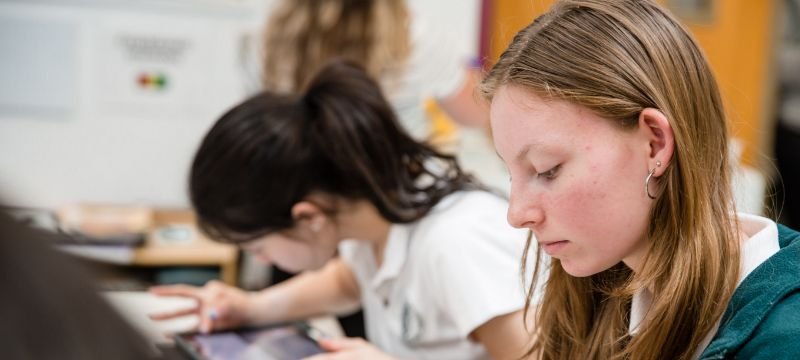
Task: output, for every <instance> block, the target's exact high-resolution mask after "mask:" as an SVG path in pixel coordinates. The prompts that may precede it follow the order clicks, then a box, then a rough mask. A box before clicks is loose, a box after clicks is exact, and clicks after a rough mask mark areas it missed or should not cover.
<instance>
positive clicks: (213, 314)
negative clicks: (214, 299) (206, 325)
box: [206, 308, 219, 320]
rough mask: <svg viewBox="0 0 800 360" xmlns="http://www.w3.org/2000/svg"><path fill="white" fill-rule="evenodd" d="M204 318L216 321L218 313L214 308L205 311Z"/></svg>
mask: <svg viewBox="0 0 800 360" xmlns="http://www.w3.org/2000/svg"><path fill="white" fill-rule="evenodd" d="M206 317H208V318H209V319H211V320H217V319H218V318H219V312H218V311H217V309H215V308H210V309H208V310H206Z"/></svg>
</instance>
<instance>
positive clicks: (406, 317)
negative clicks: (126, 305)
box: [153, 62, 528, 359]
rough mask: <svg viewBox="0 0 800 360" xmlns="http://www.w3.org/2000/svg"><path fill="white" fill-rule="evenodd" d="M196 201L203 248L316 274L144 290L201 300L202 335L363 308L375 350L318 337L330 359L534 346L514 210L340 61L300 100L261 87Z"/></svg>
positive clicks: (217, 131) (485, 353) (204, 151)
mask: <svg viewBox="0 0 800 360" xmlns="http://www.w3.org/2000/svg"><path fill="white" fill-rule="evenodd" d="M190 192H191V199H192V203H193V205H194V207H195V209H196V211H197V214H198V218H199V221H200V226H201V228H202V229H203V230H204V231H205V232H206V233H207V234H209V235H210V236H211V237H212V238H214V239H217V240H219V241H228V242H234V243H237V244H241V245H242V246H243V247H244V248H246V249H248V250H250V251H252V252H253V253H255V254H257V256H259V257H260V258H261V259H263V260H264V261H266V262H270V263H274V264H276V265H277V266H279V267H281V268H283V269H285V270H289V271H303V270H310V271H308V272H306V273H304V274H303V275H300V276H298V277H295V278H293V279H291V280H289V281H287V282H285V283H282V284H279V285H276V286H273V287H270V288H268V289H266V290H263V291H260V292H254V293H247V292H244V291H242V290H239V289H236V288H233V287H228V286H225V285H222V284H220V283H211V284H209V285H206V286H205V287H203V288H192V287H186V286H175V287H160V288H155V289H154V290H153V291H154V292H156V293H159V294H167V295H181V296H189V297H194V298H197V299H198V300H199V302H198V303H199V306H198V308H197V309H192V312H196V313H198V314H200V318H201V323H200V328H201V330H203V331H211V330H214V329H222V328H229V327H234V326H242V325H264V324H270V323H276V322H283V321H288V320H295V319H304V318H308V317H313V316H319V315H323V314H342V313H347V312H349V311H352V310H353V309H356V308H357V307H358V306H359V305H360V306H362V307H363V309H364V314H365V321H366V330H367V334H368V336H369V338H370V339H371V341H372V343H373V344H374V346H373V345H370V344H368V343H366V342H364V341H363V340H358V339H339V340H334V339H328V340H324V341H322V345H323V346H324V347H325V348H326V349H327V350H329V351H331V352H335V353H337V354H336V355H337V356H339V357H344V358H369V359H376V358H380V357H384V356H385V357H388V356H390V355H391V356H396V357H402V358H415V359H419V358H433V359H442V358H451V359H455V358H457V359H483V358H487V357H492V358H496V359H497V358H514V357H517V356H518V355H520V354H521V351H522V350H523V348H524V345H525V344H526V342H527V338H528V335H527V333H526V332H525V330H524V326H523V322H522V320H521V309H522V308H523V305H524V297H523V291H524V290H523V289H522V286H521V285H522V284H521V281H520V280H519V277H518V272H517V266H518V262H519V260H518V259H519V257H520V254H521V253H522V248H523V244H524V241H523V240H524V238H525V237H526V234H525V233H524V232H519V231H517V230H513V229H512V228H511V227H510V226H509V225H508V224H507V223H506V221H505V218H504V216H503V214H504V212H505V209H506V207H507V202H506V201H505V200H504V199H503V198H501V197H498V196H496V195H494V194H492V193H490V192H488V191H486V190H485V189H483V188H482V187H481V186H480V185H479V184H477V183H476V182H475V181H474V180H473V179H472V178H471V177H470V176H468V175H466V174H464V173H463V172H462V171H461V169H460V168H459V166H458V164H457V163H456V161H455V160H454V159H453V158H452V157H449V156H446V155H442V154H440V153H438V152H437V151H435V150H433V149H432V148H431V147H429V146H427V145H425V144H421V143H419V142H416V141H414V140H413V139H412V138H411V137H410V136H409V135H408V134H406V133H405V132H404V131H403V130H402V129H401V127H400V126H399V125H398V122H397V120H396V117H395V114H394V113H393V112H392V110H391V107H390V105H389V104H388V103H387V102H386V100H385V99H384V97H383V95H382V94H381V91H380V89H379V87H378V85H377V84H376V83H375V82H374V81H372V80H371V79H370V78H369V77H368V76H367V75H366V74H365V72H364V71H363V70H362V69H360V68H358V67H356V66H353V65H350V64H347V63H343V62H333V63H331V64H329V65H327V66H325V67H323V69H322V70H321V71H320V73H318V74H317V75H316V77H315V78H314V79H313V80H312V81H311V82H310V84H309V86H308V87H307V89H306V90H305V92H304V93H302V94H299V95H277V94H274V93H270V92H263V93H260V94H258V95H256V96H254V97H252V98H250V99H248V100H247V101H245V102H243V103H242V104H240V105H238V106H236V107H235V108H233V109H232V110H230V111H229V112H228V113H227V114H225V115H224V116H223V117H222V118H221V119H220V120H219V121H218V122H217V123H216V125H215V126H214V127H213V128H212V129H211V130H210V132H209V133H208V135H206V138H205V139H204V140H203V143H202V145H201V146H200V149H199V150H198V152H197V155H196V157H195V160H194V164H193V165H192V170H191V177H190ZM337 252H338V254H339V256H338V257H337V256H336V254H337ZM181 313H183V314H186V313H188V312H186V311H184V312H181ZM177 315H179V314H177V313H176V314H164V315H162V316H158V318H169V317H172V316H177ZM378 349H380V351H382V352H384V353H386V354H390V355H386V354H382V353H380V351H379V350H378ZM327 355H331V354H326V355H323V357H324V356H327ZM337 358H338V357H337Z"/></svg>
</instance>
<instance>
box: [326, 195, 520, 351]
mask: <svg viewBox="0 0 800 360" xmlns="http://www.w3.org/2000/svg"><path fill="white" fill-rule="evenodd" d="M507 210H508V203H507V202H506V201H505V200H504V199H502V198H500V197H498V196H496V195H493V194H490V193H487V192H482V191H470V192H458V193H455V194H452V195H449V196H447V197H446V198H445V199H443V200H442V202H440V203H439V204H438V205H437V206H436V207H435V208H434V209H433V210H432V211H431V213H429V214H428V215H427V216H426V217H424V218H423V219H420V220H418V221H416V222H414V223H410V224H395V225H392V227H391V228H390V230H389V236H388V239H387V243H386V248H385V250H384V262H383V264H381V266H377V265H376V260H375V254H374V252H373V248H372V247H371V246H370V245H369V244H368V243H365V242H359V241H354V240H348V241H344V242H342V244H341V245H340V248H339V250H340V255H341V257H342V259H344V261H345V262H346V263H347V264H348V265H349V266H350V267H351V269H352V270H353V273H354V274H355V277H356V280H357V281H358V284H359V287H360V288H361V303H362V307H363V310H364V322H365V325H366V332H367V337H368V338H369V341H370V342H371V343H373V344H374V345H376V346H377V347H379V348H380V349H381V350H383V351H384V352H387V353H389V354H391V355H393V356H396V357H398V358H401V359H488V358H489V356H488V354H487V353H486V350H485V349H484V348H483V346H481V345H480V344H479V343H476V342H473V341H471V340H469V339H468V336H469V334H470V333H471V332H472V331H473V330H475V329H476V328H478V327H479V326H481V325H482V324H484V323H486V322H487V321H489V320H491V319H492V318H494V317H497V316H500V315H505V314H508V313H512V312H515V311H517V310H521V309H522V308H523V306H524V302H525V292H524V289H523V286H522V282H521V278H520V276H519V268H520V260H521V258H522V251H523V249H524V245H525V239H526V236H527V232H526V231H523V230H519V229H514V228H512V227H511V226H510V225H508V223H507V222H506V211H507Z"/></svg>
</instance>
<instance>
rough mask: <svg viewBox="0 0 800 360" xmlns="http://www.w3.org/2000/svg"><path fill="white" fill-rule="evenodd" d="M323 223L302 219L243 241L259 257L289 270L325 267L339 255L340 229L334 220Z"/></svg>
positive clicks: (264, 261) (246, 248)
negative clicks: (280, 229)
mask: <svg viewBox="0 0 800 360" xmlns="http://www.w3.org/2000/svg"><path fill="white" fill-rule="evenodd" d="M319 224H320V225H319V226H315V225H314V224H308V223H307V222H306V221H301V222H298V223H297V225H295V226H294V227H293V228H291V229H287V230H283V231H279V232H275V233H270V234H268V235H265V236H263V237H261V238H258V239H255V240H253V241H250V242H247V243H245V244H243V245H242V248H244V249H245V250H247V251H250V252H251V253H252V254H253V255H255V256H256V258H257V259H258V260H260V261H261V262H263V263H265V264H274V265H276V266H277V267H279V268H281V269H283V270H284V271H288V272H293V273H296V272H301V271H305V270H317V269H320V268H322V267H323V266H324V265H325V264H326V263H327V262H328V260H330V259H331V258H333V257H334V256H335V255H336V248H337V246H338V243H339V240H338V233H337V230H336V226H334V225H333V224H332V222H331V221H327V220H326V221H322V222H320V223H319Z"/></svg>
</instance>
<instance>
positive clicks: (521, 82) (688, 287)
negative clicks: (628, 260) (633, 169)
mask: <svg viewBox="0 0 800 360" xmlns="http://www.w3.org/2000/svg"><path fill="white" fill-rule="evenodd" d="M505 85H514V86H521V87H524V88H527V89H530V90H531V91H533V92H535V93H537V94H539V95H540V96H543V97H545V98H548V97H549V98H557V99H562V100H566V101H570V102H573V103H575V104H578V105H582V106H585V107H586V108H588V109H591V110H592V111H594V112H595V113H597V114H598V115H600V116H602V117H604V118H606V119H609V121H613V122H614V123H616V124H618V125H619V127H620V129H621V131H630V130H632V129H635V128H636V127H637V124H638V116H639V113H640V112H641V111H642V110H643V109H644V108H648V107H650V108H656V109H659V110H660V111H661V112H662V113H664V114H665V115H666V117H667V119H668V121H669V123H670V125H671V126H672V130H673V132H674V137H675V150H674V155H673V158H672V161H671V162H670V164H669V167H668V168H667V169H666V172H665V173H664V174H663V175H662V176H661V178H660V179H659V181H658V182H659V186H660V187H661V190H660V192H659V195H658V198H657V199H656V200H655V201H654V204H653V207H652V210H651V213H650V223H649V226H648V230H647V234H646V236H647V239H648V241H649V243H650V245H649V246H650V248H649V252H648V254H647V257H646V259H645V262H644V265H643V267H642V269H641V270H640V271H639V272H637V273H636V274H634V273H632V271H631V270H630V269H629V268H627V267H626V266H625V265H624V264H622V263H619V264H617V265H616V266H614V267H612V268H611V269H608V270H606V271H603V272H600V273H598V274H595V275H593V276H590V277H586V278H576V277H572V276H570V275H568V274H567V273H566V272H565V271H564V270H563V269H562V267H561V265H560V263H559V261H558V260H555V259H554V260H553V261H552V263H551V265H550V275H549V278H548V279H547V282H546V283H545V286H544V294H543V295H542V296H543V298H542V300H541V302H540V303H538V304H531V301H532V297H531V296H532V295H533V289H534V287H535V285H536V282H537V281H543V280H541V279H536V278H534V283H533V284H532V286H531V287H530V288H529V294H528V301H527V304H526V308H525V312H526V317H528V316H529V315H530V313H533V314H534V329H533V330H534V336H535V338H534V340H533V344H532V346H531V347H530V348H529V349H528V352H527V355H526V356H531V355H534V356H536V357H539V358H542V359H614V358H617V359H686V358H689V357H691V356H692V355H693V352H694V351H695V349H696V348H697V347H698V346H699V345H700V343H701V342H702V340H703V338H704V337H705V335H706V334H707V333H708V332H710V331H711V330H712V329H713V327H714V324H715V322H716V321H717V320H718V319H720V317H721V315H722V312H723V311H724V308H725V305H726V304H727V302H728V300H729V299H730V296H731V295H732V293H733V291H734V289H735V287H736V284H737V279H738V276H739V256H740V254H739V239H738V235H737V234H738V233H737V231H738V230H737V229H738V223H737V221H736V219H735V216H734V214H735V206H734V204H733V200H732V195H731V190H730V169H729V164H728V157H727V154H728V149H727V127H726V122H725V116H724V111H723V107H722V101H721V99H720V94H719V89H718V87H717V84H716V81H715V80H714V77H713V75H712V72H711V69H710V68H709V65H708V64H707V62H706V60H705V57H704V55H703V54H702V52H701V50H700V49H699V47H698V45H697V43H696V42H695V40H694V39H693V38H692V37H691V35H689V33H688V32H687V31H686V29H685V28H683V27H682V26H681V25H680V23H679V22H678V21H677V20H675V19H674V18H673V17H672V16H671V15H670V14H668V13H667V12H666V11H665V10H664V9H662V8H661V7H660V6H658V5H657V4H655V3H654V2H652V1H648V0H564V1H560V2H558V3H557V4H556V5H554V6H553V8H552V9H551V10H550V11H549V12H548V13H546V14H544V15H542V16H540V17H539V18H538V19H536V20H535V21H534V22H533V23H532V24H530V25H529V26H527V27H526V28H524V29H522V30H521V31H520V32H519V33H518V34H517V35H516V36H515V38H514V39H513V41H512V42H511V44H510V45H509V47H508V48H507V49H506V51H505V52H504V53H503V54H502V56H501V57H500V59H499V61H498V62H497V64H496V65H495V66H494V68H493V69H492V70H491V71H490V72H489V74H488V75H487V77H486V79H485V80H484V81H483V83H482V84H481V92H482V94H483V95H484V97H486V98H487V99H489V100H491V98H492V96H493V94H495V92H496V91H497V89H498V88H499V87H501V86H505ZM643 180H644V179H643ZM527 245H528V246H531V241H530V240H529V241H528V244H527ZM526 253H527V251H526ZM541 261H542V255H541V252H538V253H537V263H536V269H535V275H534V276H535V277H536V276H537V275H538V273H539V271H538V270H539V267H540V264H541ZM523 263H524V262H523ZM523 273H524V268H523ZM645 287H646V288H647V289H648V290H650V291H652V292H653V303H652V306H651V308H650V310H649V311H648V313H647V315H646V318H645V320H644V324H645V325H644V326H643V327H641V328H640V329H639V332H638V333H637V334H636V335H635V336H629V334H628V322H629V317H630V304H631V299H632V295H633V293H634V292H635V291H636V290H638V289H642V288H645ZM648 325H650V326H648Z"/></svg>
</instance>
